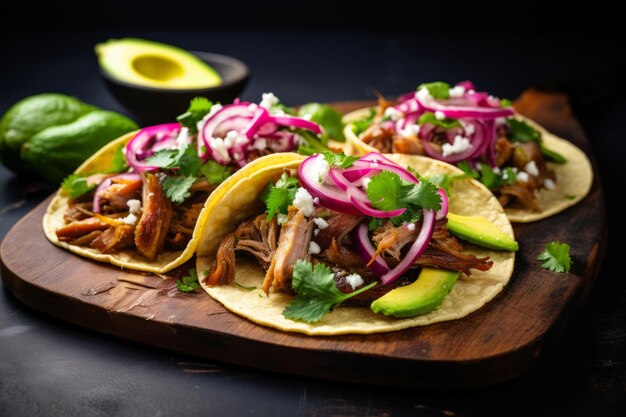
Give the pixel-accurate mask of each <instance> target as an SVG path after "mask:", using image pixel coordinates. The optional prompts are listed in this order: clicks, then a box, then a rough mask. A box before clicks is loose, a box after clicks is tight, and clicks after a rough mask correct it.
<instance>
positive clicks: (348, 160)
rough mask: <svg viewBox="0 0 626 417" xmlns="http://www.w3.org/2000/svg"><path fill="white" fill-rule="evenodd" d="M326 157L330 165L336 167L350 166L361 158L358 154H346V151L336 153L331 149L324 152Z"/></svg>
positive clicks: (344, 167)
mask: <svg viewBox="0 0 626 417" xmlns="http://www.w3.org/2000/svg"><path fill="white" fill-rule="evenodd" d="M322 155H324V158H325V159H326V161H327V162H328V165H330V166H331V167H336V168H343V169H346V168H350V167H351V166H352V165H354V163H355V162H356V161H358V160H359V157H358V156H351V155H346V154H345V153H343V152H341V153H335V152H330V151H324V152H322Z"/></svg>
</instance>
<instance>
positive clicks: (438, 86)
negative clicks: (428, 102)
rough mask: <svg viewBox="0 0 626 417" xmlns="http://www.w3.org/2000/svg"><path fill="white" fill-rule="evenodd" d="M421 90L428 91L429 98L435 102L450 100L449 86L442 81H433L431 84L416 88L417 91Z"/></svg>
mask: <svg viewBox="0 0 626 417" xmlns="http://www.w3.org/2000/svg"><path fill="white" fill-rule="evenodd" d="M422 88H425V89H427V90H428V92H429V93H430V95H431V96H433V98H435V99H437V100H445V99H448V98H450V84H448V83H444V82H443V81H435V82H432V83H424V84H420V85H419V87H417V89H418V91H419V90H420V89H422Z"/></svg>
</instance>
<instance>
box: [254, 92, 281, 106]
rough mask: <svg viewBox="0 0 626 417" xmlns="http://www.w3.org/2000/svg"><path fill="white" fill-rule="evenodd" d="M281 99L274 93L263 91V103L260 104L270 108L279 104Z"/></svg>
mask: <svg viewBox="0 0 626 417" xmlns="http://www.w3.org/2000/svg"><path fill="white" fill-rule="evenodd" d="M279 102H280V100H279V99H278V97H276V96H275V95H274V93H263V94H262V95H261V103H259V106H261V107H265V108H266V109H268V110H269V109H270V108H271V107H272V106H273V105H275V104H278V103H279Z"/></svg>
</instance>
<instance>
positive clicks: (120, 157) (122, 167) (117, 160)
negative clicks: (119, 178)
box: [106, 145, 128, 174]
mask: <svg viewBox="0 0 626 417" xmlns="http://www.w3.org/2000/svg"><path fill="white" fill-rule="evenodd" d="M125 146H126V145H120V146H119V147H118V148H117V149H116V150H115V153H114V154H113V161H111V167H110V168H109V169H108V171H107V172H106V173H107V174H117V173H118V172H123V171H126V170H127V169H128V162H127V161H126V155H125V154H124V147H125Z"/></svg>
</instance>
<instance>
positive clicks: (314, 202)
mask: <svg viewBox="0 0 626 417" xmlns="http://www.w3.org/2000/svg"><path fill="white" fill-rule="evenodd" d="M313 204H315V205H318V206H319V204H320V198H319V197H315V198H314V199H313Z"/></svg>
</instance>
